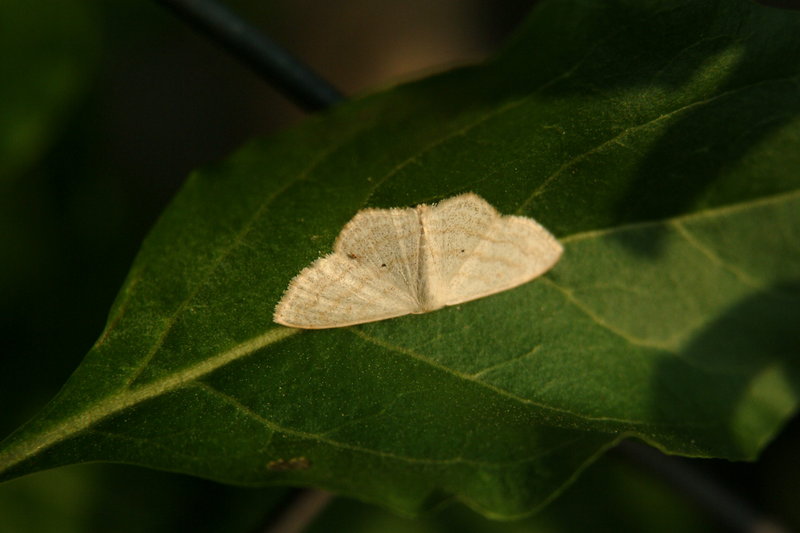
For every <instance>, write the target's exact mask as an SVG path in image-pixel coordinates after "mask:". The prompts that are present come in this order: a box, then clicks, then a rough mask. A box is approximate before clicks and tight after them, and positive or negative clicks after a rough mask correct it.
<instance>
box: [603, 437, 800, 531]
mask: <svg viewBox="0 0 800 533" xmlns="http://www.w3.org/2000/svg"><path fill="white" fill-rule="evenodd" d="M615 450H616V452H617V453H619V454H620V455H622V456H624V457H625V458H627V459H629V460H630V461H631V462H633V463H635V464H637V465H639V466H642V467H645V468H646V469H648V470H650V471H652V472H654V473H655V474H657V475H658V477H659V478H661V479H663V480H664V481H666V482H667V483H669V484H670V485H672V486H673V487H675V488H677V489H678V490H680V491H681V493H682V494H684V495H686V496H687V497H688V498H689V499H691V500H692V501H694V502H695V504H697V505H698V506H699V507H701V508H702V509H703V510H704V511H706V512H707V513H708V514H709V515H710V516H712V517H713V518H714V519H716V520H717V521H718V522H719V523H721V524H722V525H724V526H726V527H727V528H729V529H730V530H731V531H739V532H742V533H790V531H789V530H788V529H786V528H785V527H784V526H782V525H780V524H779V523H777V522H775V521H774V520H772V519H770V518H769V517H767V516H765V515H763V514H762V513H760V512H759V511H757V510H756V509H755V508H754V507H752V506H751V505H749V504H748V503H747V502H746V501H745V500H743V499H742V498H740V497H739V496H738V495H736V494H734V493H733V492H731V491H730V490H728V489H727V488H725V487H724V486H722V485H720V484H719V483H717V482H716V481H714V480H713V479H711V478H710V477H708V476H707V475H705V474H704V473H702V472H700V471H698V470H696V469H694V468H692V467H691V466H690V465H689V464H688V463H687V462H686V461H684V460H681V459H678V458H675V457H670V456H668V455H664V454H663V453H661V452H659V451H658V450H656V449H655V448H651V447H649V446H645V445H644V444H640V443H638V442H634V441H623V442H622V443H620V444H619V445H618V446H617V447H616V448H615Z"/></svg>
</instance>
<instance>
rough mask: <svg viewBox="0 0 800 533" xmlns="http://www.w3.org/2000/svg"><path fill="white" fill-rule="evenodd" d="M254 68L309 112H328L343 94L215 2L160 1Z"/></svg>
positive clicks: (197, 0) (256, 29)
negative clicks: (325, 110) (324, 110)
mask: <svg viewBox="0 0 800 533" xmlns="http://www.w3.org/2000/svg"><path fill="white" fill-rule="evenodd" d="M156 1H157V2H158V3H160V4H162V5H164V6H166V7H168V8H169V9H171V10H172V11H173V12H174V13H176V14H177V15H178V16H179V17H181V18H183V19H184V20H186V22H188V23H189V24H190V25H191V26H194V27H195V28H196V29H198V30H200V31H201V32H203V33H205V34H206V35H208V36H209V37H211V38H212V39H214V40H215V41H217V42H218V43H219V44H221V45H222V46H224V47H225V48H227V49H228V51H230V52H231V53H232V54H233V55H234V56H236V57H237V58H239V59H241V60H242V61H244V62H245V63H247V64H249V65H250V66H251V67H253V68H254V69H255V70H256V72H257V73H258V74H259V75H261V77H263V78H264V79H265V80H267V81H268V82H269V83H270V84H272V85H274V86H275V87H276V88H278V90H280V91H281V92H282V93H283V94H284V95H285V96H287V97H288V98H290V99H291V100H293V101H294V102H295V103H296V104H298V105H299V106H300V107H302V108H303V109H305V110H306V111H319V110H322V109H326V108H328V107H330V106H332V105H334V104H336V103H338V102H341V101H342V100H344V97H343V96H342V94H341V93H340V92H339V91H338V90H337V89H336V88H334V87H333V86H332V85H330V84H329V83H328V82H327V81H325V80H324V79H322V78H321V77H320V76H318V75H317V74H316V73H315V72H314V71H312V70H311V69H310V68H309V67H308V66H306V65H305V64H303V63H302V62H300V61H299V60H298V59H296V58H295V57H293V56H292V55H291V54H290V53H289V52H287V51H286V50H284V49H283V48H282V47H281V46H279V45H278V44H277V43H275V42H273V41H272V40H271V39H269V38H268V37H267V36H266V35H264V34H263V33H262V32H261V31H259V30H258V28H256V27H255V26H252V25H251V24H248V23H247V22H245V21H244V20H242V19H241V18H240V17H239V16H238V15H236V14H235V13H234V12H233V11H231V10H230V9H228V8H227V7H226V6H224V5H222V4H220V3H219V2H217V1H215V0H156Z"/></svg>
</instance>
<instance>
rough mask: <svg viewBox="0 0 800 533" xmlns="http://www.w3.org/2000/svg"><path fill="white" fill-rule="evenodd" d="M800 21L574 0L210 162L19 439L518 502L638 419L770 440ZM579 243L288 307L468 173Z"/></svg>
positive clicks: (723, 443)
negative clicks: (471, 275) (431, 69)
mask: <svg viewBox="0 0 800 533" xmlns="http://www.w3.org/2000/svg"><path fill="white" fill-rule="evenodd" d="M798 30H800V18H798V17H797V16H794V15H791V16H790V15H787V14H786V13H782V12H779V11H774V10H769V9H766V8H761V7H758V6H756V5H754V4H751V3H749V2H745V1H743V0H742V1H739V0H719V1H698V0H691V1H689V2H676V1H673V0H670V1H666V0H665V1H655V0H651V1H642V0H628V1H622V0H620V1H617V2H603V1H600V0H597V1H585V0H584V1H579V0H570V1H567V0H552V1H549V2H544V3H543V4H541V6H540V7H538V8H537V9H536V10H535V11H534V13H533V15H532V17H531V18H530V20H529V21H528V23H527V24H526V25H525V27H524V28H523V29H522V31H521V32H520V33H519V34H518V36H517V39H516V40H515V41H514V42H513V43H512V44H511V45H510V46H509V47H508V48H507V49H506V50H505V52H504V53H502V54H501V55H500V56H499V57H498V58H497V59H496V60H495V61H493V62H490V63H489V64H487V65H485V66H481V67H475V68H468V69H462V70H459V71H455V72H451V73H448V74H445V75H442V76H438V77H434V78H431V79H428V80H424V81H421V82H419V83H414V84H410V85H407V86H403V87H399V88H397V89H394V90H391V91H388V92H386V93H383V94H379V95H376V96H372V97H368V98H364V99H361V100H358V101H354V102H351V103H348V104H346V105H344V106H341V107H340V108H338V109H336V110H335V111H333V112H332V113H330V114H328V115H327V116H324V117H321V118H317V119H314V120H311V121H309V122H307V123H306V124H304V125H303V126H302V127H300V128H298V129H295V130H293V131H289V132H287V133H285V134H283V135H281V136H279V137H276V138H272V139H269V140H265V141H260V142H256V143H253V144H251V145H250V146H248V147H246V148H244V149H243V150H241V151H240V152H239V153H238V154H236V155H235V156H233V157H232V158H231V159H230V160H229V161H227V162H226V163H224V164H222V165H219V166H218V167H216V168H209V169H206V170H204V171H201V172H198V173H196V174H194V175H193V176H192V177H191V178H190V179H189V180H188V182H187V183H186V185H185V186H184V188H183V190H182V191H181V193H180V194H179V195H178V196H177V198H176V199H175V200H174V202H173V204H172V205H171V206H170V208H169V209H168V210H167V211H166V212H165V213H164V215H163V217H162V219H161V220H160V221H159V222H158V224H157V225H156V227H155V229H154V230H153V232H152V233H151V235H150V236H149V237H148V238H147V240H146V241H145V243H144V244H143V247H142V250H141V253H140V254H139V257H138V258H137V259H136V262H135V263H134V266H133V268H132V270H131V273H130V275H129V277H128V279H127V281H126V282H125V284H124V286H123V288H122V291H121V293H120V295H119V297H118V299H117V301H116V303H115V304H114V306H113V308H112V311H111V314H110V318H109V321H108V324H107V327H106V330H105V331H104V332H103V334H102V336H101V338H100V339H99V341H98V342H97V344H96V345H95V347H94V348H93V349H92V350H91V351H90V353H89V354H88V355H87V357H86V359H85V360H84V362H83V364H82V365H81V366H80V367H79V368H78V370H77V371H76V372H75V374H74V375H73V376H72V378H71V379H70V381H69V382H68V383H67V385H66V386H65V387H64V389H63V390H62V391H61V393H60V394H59V395H58V396H57V397H56V399H54V400H53V401H52V402H51V403H50V404H49V405H48V406H47V407H46V408H45V409H44V410H43V411H42V413H41V414H40V415H39V416H38V417H36V418H35V419H34V420H32V421H31V422H30V423H28V424H26V425H25V426H23V427H22V428H21V429H20V430H18V431H17V432H16V433H14V434H13V435H11V436H10V437H9V438H8V439H7V440H6V441H4V443H3V444H2V446H1V447H0V476H2V478H4V479H8V478H12V477H15V476H19V475H22V474H25V473H29V472H33V471H37V470H41V469H44V468H50V467H54V466H57V465H63V464H68V463H73V462H81V461H92V460H107V461H122V462H128V463H134V464H141V465H147V466H151V467H155V468H162V469H167V470H173V471H180V472H188V473H192V474H195V475H200V476H205V477H209V478H213V479H217V480H221V481H226V482H231V483H241V484H252V485H257V484H265V483H290V484H297V485H316V486H321V487H326V488H328V489H332V490H335V491H338V492H341V493H344V494H349V495H353V496H356V497H359V498H361V499H364V500H367V501H373V502H378V503H381V504H383V505H386V506H389V507H391V508H393V509H396V510H399V511H403V512H415V511H416V510H418V509H419V508H421V507H424V506H427V505H430V504H432V503H435V502H437V501H439V500H441V499H443V498H447V497H451V496H454V497H456V498H458V499H460V500H462V501H464V502H466V503H467V504H468V505H470V506H471V507H473V508H475V509H478V510H480V511H481V512H483V513H485V514H486V515H488V516H495V517H510V516H515V515H519V514H521V513H525V512H528V511H530V510H532V509H534V508H536V507H538V506H541V505H543V504H544V503H546V502H547V501H549V500H550V499H552V498H553V497H554V496H555V495H556V494H557V493H558V491H559V490H561V488H563V487H564V486H565V485H566V484H568V483H569V481H570V480H571V479H573V478H574V477H575V476H576V475H577V473H578V472H579V471H580V470H581V468H582V467H583V466H584V465H586V464H588V463H589V462H591V461H592V460H593V458H595V457H596V456H597V455H598V454H600V453H601V452H602V451H603V450H605V449H606V448H607V447H608V446H609V445H611V444H612V443H613V442H615V441H617V440H618V439H620V438H622V437H624V436H637V437H639V438H641V439H643V440H646V441H648V442H651V443H653V444H655V445H657V446H659V447H660V448H662V449H665V450H668V451H670V452H673V453H680V454H686V455H693V456H716V457H726V458H731V459H742V458H753V457H754V456H755V455H756V454H757V452H758V451H759V449H760V448H761V447H762V446H763V444H764V443H765V442H766V441H767V440H768V439H769V438H770V437H771V436H773V435H774V434H775V432H776V431H777V430H778V428H779V427H780V425H781V423H782V422H783V421H784V420H785V419H786V417H787V416H789V415H790V414H791V413H792V412H793V410H794V409H795V407H796V405H797V396H798V383H800V376H798V374H799V373H800V361H798V353H797V352H798V350H797V346H798V333H797V330H796V328H795V327H794V325H795V324H796V323H797V321H798V319H800V305H798V302H799V301H800V229H798V228H800V149H798V148H800V118H798V112H800V98H799V97H800V86H799V85H798V80H799V79H800V63H798V62H797V61H796V57H798V54H799V53H800V31H798ZM466 190H471V191H475V192H477V193H479V194H481V195H482V196H483V197H485V198H486V199H487V200H489V201H490V202H491V203H493V204H494V205H495V206H497V207H498V208H499V209H500V210H501V211H502V212H505V213H521V214H526V215H530V216H534V217H535V218H537V219H538V220H539V221H540V222H542V223H543V224H544V225H545V226H546V227H548V228H549V229H551V230H552V231H553V232H554V233H555V234H556V235H557V236H558V237H559V238H561V239H562V241H563V242H564V244H565V248H566V251H565V254H564V257H563V259H562V260H561V262H560V263H559V264H558V265H557V267H556V268H555V269H554V270H553V271H552V272H551V273H550V274H548V275H547V276H546V277H545V278H542V279H540V280H537V281H535V282H533V283H529V284H527V285H525V286H522V287H519V288H518V289H515V290H512V291H508V292H505V293H502V294H499V295H496V296H492V297H489V298H486V299H483V300H479V301H476V302H472V303H469V304H465V305H461V306H456V307H453V308H447V309H444V310H441V311H437V312H434V313H430V314H425V315H414V316H408V317H402V318H399V319H395V320H389V321H384V322H378V323H373V324H367V325H363V326H358V327H352V328H343V329H337V330H324V331H300V330H294V329H288V328H283V327H279V326H277V325H275V324H273V323H272V320H271V315H272V310H273V307H274V305H275V303H276V301H277V300H278V298H279V297H280V295H281V293H282V292H283V290H284V288H285V287H286V285H287V283H288V282H289V280H290V279H291V278H292V276H294V275H295V274H296V273H297V272H298V271H299V270H300V269H301V268H302V267H303V266H305V265H307V264H308V263H309V262H311V261H312V260H313V259H315V258H316V257H318V256H319V255H320V254H322V253H325V252H327V251H329V250H330V247H331V244H332V241H333V239H334V237H335V236H336V234H337V233H338V231H339V230H340V229H341V227H342V225H343V224H344V223H345V222H346V221H347V220H348V219H349V218H350V217H352V216H353V214H354V213H355V212H356V211H357V210H358V209H360V208H363V207H365V206H384V207H385V206H404V205H414V204H417V203H420V202H426V201H435V200H436V199H439V198H443V197H447V196H450V195H453V194H456V193H459V192H462V191H466Z"/></svg>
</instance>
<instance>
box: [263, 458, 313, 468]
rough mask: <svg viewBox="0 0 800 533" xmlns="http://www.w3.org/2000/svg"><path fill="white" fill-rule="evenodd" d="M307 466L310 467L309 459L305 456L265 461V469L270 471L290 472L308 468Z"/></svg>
mask: <svg viewBox="0 0 800 533" xmlns="http://www.w3.org/2000/svg"><path fill="white" fill-rule="evenodd" d="M309 468H311V461H309V460H308V459H306V458H305V457H292V458H291V459H276V460H274V461H270V462H269V463H267V470H270V471H272V472H292V471H295V470H308V469H309Z"/></svg>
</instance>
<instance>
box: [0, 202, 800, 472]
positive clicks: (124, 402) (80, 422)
mask: <svg viewBox="0 0 800 533" xmlns="http://www.w3.org/2000/svg"><path fill="white" fill-rule="evenodd" d="M798 197H800V190H795V191H791V192H786V193H781V194H776V195H773V196H770V197H765V198H759V199H757V200H751V201H746V202H741V203H738V204H731V205H726V206H722V207H718V208H714V209H709V210H706V211H704V212H699V213H692V214H688V215H683V216H681V217H676V218H673V219H666V220H662V221H648V222H640V223H635V224H627V225H624V226H619V227H617V228H608V229H605V230H592V231H588V232H583V233H578V234H574V235H571V236H568V237H565V238H564V239H563V240H562V242H575V241H579V240H583V239H586V238H592V237H599V236H605V235H610V234H614V233H617V232H622V231H630V230H632V229H641V228H645V227H654V226H657V225H661V224H664V223H667V222H670V223H674V222H683V221H687V220H693V219H695V220H696V219H703V218H712V217H715V216H720V215H726V214H731V213H736V212H741V211H745V210H748V209H753V208H758V207H762V206H767V205H771V204H779V203H781V202H785V201H790V200H793V199H795V198H798ZM302 331H304V330H299V329H293V328H283V327H278V328H274V329H270V330H269V331H267V332H265V333H263V334H261V335H259V336H257V337H254V338H253V339H249V340H247V341H245V342H242V343H240V344H238V345H236V346H234V347H232V348H230V349H229V350H227V351H225V352H223V353H221V354H219V355H217V356H214V357H211V358H208V359H206V360H204V361H201V362H200V363H197V364H195V365H192V366H190V367H188V368H185V369H183V370H181V371H179V372H176V373H174V374H173V375H170V376H168V377H165V378H162V379H160V380H157V381H154V382H151V383H149V384H146V385H142V386H140V387H138V388H135V389H125V390H122V391H120V392H118V393H116V394H113V395H110V396H107V397H105V398H103V399H102V400H100V401H98V402H96V403H95V404H93V405H91V406H90V407H88V408H87V409H84V410H82V411H80V412H79V413H77V414H75V415H72V416H71V417H69V418H67V419H66V420H64V421H63V422H61V423H60V424H57V425H56V426H55V427H53V428H52V429H50V430H48V431H45V432H43V433H40V434H38V435H36V436H34V437H33V438H30V439H27V440H22V441H19V442H17V443H16V444H15V445H13V446H11V447H10V448H8V449H7V450H6V451H4V452H0V473H2V472H3V471H6V470H8V469H9V468H11V467H13V466H14V465H16V464H18V463H20V462H22V461H24V460H25V459H27V458H28V457H31V456H32V455H34V454H35V453H37V452H39V451H41V450H43V449H46V448H49V447H50V446H53V445H54V444H57V443H58V442H60V441H62V440H65V439H67V438H69V437H71V436H74V435H75V434H77V433H79V432H81V431H83V430H85V429H87V428H89V427H91V426H92V425H94V424H95V423H97V422H99V421H101V420H104V419H106V418H108V417H109V416H111V415H113V414H116V413H118V412H120V411H123V410H125V409H127V408H129V407H132V406H134V405H137V404H139V403H142V402H144V401H147V400H150V399H153V398H155V397H158V396H161V395H163V394H166V393H168V392H171V391H174V390H176V389H179V388H181V387H183V386H185V385H187V384H191V383H194V382H195V381H196V380H197V379H198V378H200V377H202V376H205V375H207V374H209V373H211V372H213V371H215V370H217V369H219V368H222V367H224V366H226V365H228V364H230V363H232V362H234V361H237V360H239V359H242V358H244V357H247V356H249V355H251V354H253V353H255V352H257V351H258V350H261V349H263V348H266V347H268V346H270V345H272V344H274V343H276V342H279V341H282V340H284V339H287V338H289V337H291V336H293V335H296V334H298V333H300V332H302ZM352 331H353V332H354V333H356V334H358V335H359V336H361V337H364V334H363V332H359V331H358V330H352ZM365 340H372V339H368V338H366V337H365ZM384 347H386V348H387V349H394V350H395V351H397V347H391V346H384ZM417 359H418V360H420V361H423V362H426V363H428V364H430V365H432V366H434V367H436V368H439V369H441V370H445V371H447V372H449V373H451V374H453V373H454V371H453V370H452V369H450V368H448V367H445V366H443V365H438V364H434V362H432V361H431V360H430V359H428V358H425V357H422V358H419V357H417ZM454 375H457V376H459V377H462V378H463V377H464V376H461V375H460V374H454ZM469 381H470V382H474V383H476V384H479V385H481V386H483V387H487V390H492V391H493V392H495V393H498V394H501V395H503V396H505V397H508V398H509V399H513V400H516V401H518V402H521V403H523V404H525V405H529V406H535V407H537V408H540V409H543V410H547V411H550V412H553V413H555V414H557V415H559V416H564V415H567V416H572V417H575V418H577V419H579V420H582V421H587V422H604V423H607V422H611V423H616V424H622V425H624V426H627V427H628V428H630V427H636V426H638V427H663V426H664V425H663V424H651V423H645V422H642V421H636V420H625V419H616V418H611V417H590V416H586V415H581V414H577V413H573V412H570V411H567V410H563V409H559V408H555V407H552V406H547V405H544V404H539V403H536V402H534V401H532V400H528V399H526V398H522V397H518V396H516V395H513V394H512V393H510V392H509V391H505V390H503V389H500V388H498V387H494V386H490V385H489V384H487V383H485V382H482V381H480V380H469ZM670 426H675V424H671V425H670ZM343 444H344V443H343Z"/></svg>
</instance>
